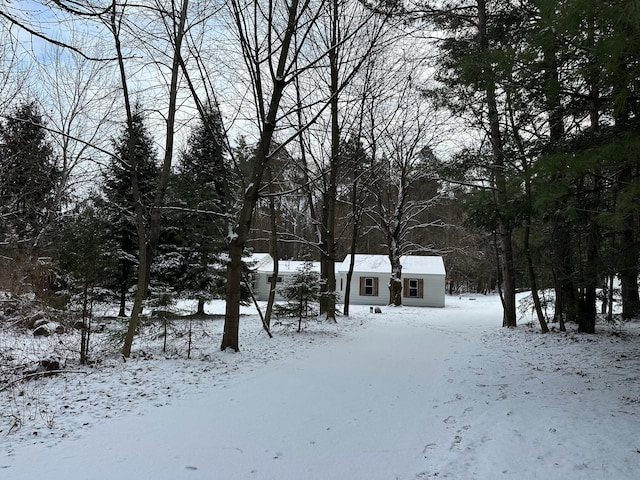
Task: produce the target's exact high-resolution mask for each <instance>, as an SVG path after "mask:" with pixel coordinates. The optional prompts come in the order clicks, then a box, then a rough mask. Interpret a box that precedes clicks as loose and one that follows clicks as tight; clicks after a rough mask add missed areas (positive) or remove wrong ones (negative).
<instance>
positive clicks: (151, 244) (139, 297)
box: [114, 0, 189, 357]
mask: <svg viewBox="0 0 640 480" xmlns="http://www.w3.org/2000/svg"><path fill="white" fill-rule="evenodd" d="M188 6H189V0H182V4H181V7H180V11H179V12H175V11H174V12H173V14H174V15H178V16H179V18H178V23H177V25H174V28H175V38H173V41H174V51H173V63H172V65H171V80H170V84H169V105H168V111H167V120H166V137H165V155H164V161H163V165H162V170H161V172H160V178H159V180H158V186H157V190H156V195H155V198H154V202H153V205H152V207H151V215H150V217H149V227H148V231H147V227H146V225H145V222H144V215H143V210H142V202H141V199H140V193H139V192H137V193H136V191H137V190H138V180H137V173H136V169H137V168H134V166H133V165H135V167H137V162H135V163H134V162H132V164H133V165H132V184H133V187H134V202H135V206H136V222H137V229H138V244H139V263H138V288H137V291H136V296H135V299H134V304H133V310H132V312H131V318H130V320H129V328H128V329H127V334H126V336H125V340H124V346H123V347H122V354H123V356H124V357H128V356H129V355H130V354H131V346H132V344H133V338H134V336H135V332H136V330H137V328H138V320H139V316H140V314H141V313H142V302H143V301H144V299H145V298H146V296H147V291H148V288H149V281H150V271H151V263H152V262H153V258H154V255H155V251H156V248H157V245H158V241H159V238H160V213H161V208H162V205H163V204H164V197H165V194H166V190H167V186H168V184H169V178H170V175H171V163H172V161H173V139H174V130H175V129H174V127H175V118H176V110H177V97H178V75H179V72H180V58H181V49H182V40H183V38H184V33H185V24H186V20H187V10H188ZM114 9H115V7H114ZM114 21H115V20H114ZM172 21H174V22H175V17H173V18H172ZM116 38H117V40H116V43H117V51H118V59H119V64H120V72H121V77H122V83H123V84H124V85H126V74H125V70H124V61H123V57H122V52H121V48H120V40H119V37H118V36H117V35H116ZM124 94H125V96H127V99H126V103H127V104H128V103H129V99H128V91H127V90H126V88H125V91H124ZM127 117H128V120H127V121H128V123H129V128H130V131H131V132H132V131H133V123H132V121H131V118H132V117H131V107H130V106H128V107H127ZM134 141H135V136H134V135H129V155H130V157H134V153H133V152H134V148H135V143H134Z"/></svg>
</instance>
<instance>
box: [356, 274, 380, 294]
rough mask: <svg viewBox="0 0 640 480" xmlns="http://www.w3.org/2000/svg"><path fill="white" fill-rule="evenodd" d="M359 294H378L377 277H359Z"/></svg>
mask: <svg viewBox="0 0 640 480" xmlns="http://www.w3.org/2000/svg"><path fill="white" fill-rule="evenodd" d="M360 296H361V297H377V296H378V277H360Z"/></svg>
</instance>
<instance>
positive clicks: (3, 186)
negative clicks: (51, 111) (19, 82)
mask: <svg viewBox="0 0 640 480" xmlns="http://www.w3.org/2000/svg"><path fill="white" fill-rule="evenodd" d="M58 177H59V172H58V169H57V167H56V162H55V156H54V153H53V149H52V147H51V145H50V143H49V141H48V140H47V133H46V130H45V127H44V122H43V120H42V115H41V114H40V112H39V110H38V107H37V105H36V103H35V102H33V101H32V102H26V103H22V104H20V105H18V106H17V107H16V108H15V109H14V110H13V111H12V112H10V113H9V115H8V117H7V119H6V120H5V121H4V122H3V123H1V124H0V219H1V221H0V234H1V235H2V237H4V238H5V239H6V238H8V237H12V238H13V239H14V240H16V241H18V242H20V243H21V244H25V243H24V242H25V241H29V243H28V244H29V246H31V245H33V244H34V243H37V238H38V236H39V235H40V234H41V233H42V231H43V229H44V228H45V225H46V224H47V223H48V222H50V221H51V214H52V213H54V210H55V209H56V205H55V203H56V202H55V192H56V186H57V182H58V180H59V178H58ZM11 243H13V242H11Z"/></svg>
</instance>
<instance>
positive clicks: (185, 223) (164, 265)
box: [153, 109, 227, 314]
mask: <svg viewBox="0 0 640 480" xmlns="http://www.w3.org/2000/svg"><path fill="white" fill-rule="evenodd" d="M223 142H224V132H223V129H222V123H221V120H220V114H219V112H218V111H216V110H211V109H210V110H208V111H206V113H205V116H204V118H201V119H200V121H199V123H198V124H197V126H196V128H195V129H194V131H193V133H192V134H191V136H190V138H189V141H188V145H187V148H186V150H185V151H184V152H183V154H182V156H181V161H180V165H179V166H178V173H177V175H176V176H175V177H174V179H173V180H174V181H173V185H172V186H171V187H170V192H169V199H168V204H169V206H174V207H178V208H176V209H175V210H173V211H171V209H169V210H170V213H169V214H168V217H169V218H168V219H167V220H168V221H167V222H165V224H167V225H168V226H167V227H166V228H165V229H164V230H163V234H162V237H163V239H162V243H163V244H164V245H161V246H160V248H159V255H158V256H157V258H156V260H155V262H154V267H153V268H154V272H157V273H158V274H159V277H160V280H161V281H162V282H163V283H164V284H165V285H172V286H173V288H174V289H177V290H178V291H179V293H180V294H182V295H185V296H189V297H190V298H196V299H197V300H198V313H199V314H203V313H204V302H205V301H206V300H208V299H210V298H212V297H215V296H218V297H220V296H222V295H223V294H224V276H225V270H224V267H225V262H224V259H223V258H222V255H223V253H224V252H226V244H225V240H224V235H225V226H226V220H225V215H226V208H225V205H226V203H225V196H226V188H227V182H226V166H225V155H224V143H223Z"/></svg>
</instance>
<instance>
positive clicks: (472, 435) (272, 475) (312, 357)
mask: <svg viewBox="0 0 640 480" xmlns="http://www.w3.org/2000/svg"><path fill="white" fill-rule="evenodd" d="M446 301H447V306H446V308H444V309H430V308H409V307H399V308H392V307H383V313H382V314H372V313H369V308H368V307H366V306H363V307H352V312H353V315H352V316H351V317H350V318H340V319H339V323H338V324H336V325H333V324H322V323H315V322H309V323H308V324H307V325H306V328H305V330H304V331H303V332H302V333H300V334H298V333H296V332H295V331H294V330H293V329H290V328H283V327H276V328H275V329H274V334H275V338H273V339H269V338H268V337H267V336H266V334H265V333H264V332H263V331H262V330H261V326H260V323H259V320H258V317H257V316H256V315H255V314H254V313H253V312H251V311H249V310H246V311H245V313H246V315H245V316H244V317H243V318H242V321H241V344H242V347H241V348H242V352H241V353H239V354H236V353H231V352H219V351H218V347H219V344H220V336H221V332H222V326H223V322H222V320H207V321H206V322H204V321H198V322H193V325H194V333H193V337H192V339H193V351H192V359H191V360H187V359H186V349H187V347H186V345H187V336H186V334H184V333H185V331H186V330H185V329H186V324H187V322H185V321H182V320H181V321H178V322H174V324H173V325H172V328H173V329H174V330H175V331H176V332H177V333H180V332H181V333H182V334H181V335H180V336H177V337H175V338H173V339H172V340H171V341H170V342H169V348H168V354H166V355H165V354H163V353H162V351H161V346H162V340H161V339H159V338H158V337H157V336H152V335H149V334H147V335H145V336H143V337H142V338H141V339H139V341H138V343H137V344H136V345H135V346H134V348H135V350H136V352H138V357H137V358H136V359H131V360H128V361H127V362H123V361H122V360H120V359H119V358H118V356H117V355H111V356H110V357H108V358H105V360H104V361H103V362H102V363H101V364H99V365H97V366H95V367H94V368H78V367H75V366H73V365H72V364H71V362H68V363H67V370H69V372H68V373H66V374H64V375H59V376H55V377H47V378H40V379H37V380H31V381H29V382H17V383H15V384H12V385H8V386H2V385H0V388H2V389H3V390H2V392H0V448H1V450H2V451H1V453H0V479H7V480H9V479H11V480H35V479H40V478H46V479H47V480H74V479H78V480H92V479H95V480H98V479H104V480H112V479H116V478H133V479H140V480H146V479H152V480H182V479H185V480H200V479H201V480H212V479H274V480H276V479H278V480H288V479H305V480H312V479H317V480H327V479H345V480H359V479H367V480H377V479H380V480H382V479H390V480H391V479H405V480H409V479H441V478H448V479H454V480H469V479H478V480H484V479H487V480H491V479H498V478H508V479H525V480H526V479H535V478H542V479H547V480H549V479H563V480H574V479H598V480H600V479H611V480H614V479H615V480H624V479H636V478H638V472H640V324H639V323H638V322H632V323H626V324H624V325H620V324H616V325H606V324H599V325H598V327H597V328H598V334H596V335H591V336H589V335H582V334H577V333H574V332H569V333H559V332H552V333H550V334H548V335H541V334H539V333H537V328H535V327H536V326H533V327H529V326H527V325H525V324H524V323H525V322H524V321H522V322H521V326H520V327H518V328H517V329H513V330H508V329H503V328H501V327H500V324H501V306H500V301H499V299H498V298H497V297H495V296H486V297H485V296H478V297H462V298H458V297H447V299H446ZM222 308H223V305H222V304H221V303H213V304H211V305H210V311H211V312H212V313H219V312H221V311H222ZM0 333H1V334H2V338H1V339H0V349H2V350H3V352H5V353H3V355H6V356H9V355H14V356H17V355H19V354H20V355H24V354H25V353H33V355H34V358H35V356H36V355H37V353H38V349H53V350H55V351H60V349H61V348H62V347H64V346H66V345H67V343H71V342H75V340H73V339H71V338H70V337H67V336H66V335H62V336H60V337H57V336H55V335H54V336H51V337H47V338H38V339H30V343H29V345H25V343H24V341H23V339H21V338H19V337H18V338H16V337H14V336H12V335H9V334H8V333H7V332H6V331H1V332H0ZM94 341H95V342H96V344H95V348H96V349H104V350H108V348H109V342H113V341H114V339H113V338H111V339H110V338H109V335H108V334H104V335H102V336H101V337H100V338H98V336H96V338H95V339H94ZM33 342H36V344H35V345H34V343H33ZM38 344H39V345H38ZM7 352H8V353H7ZM166 357H168V358H166ZM2 358H4V357H2Z"/></svg>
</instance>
